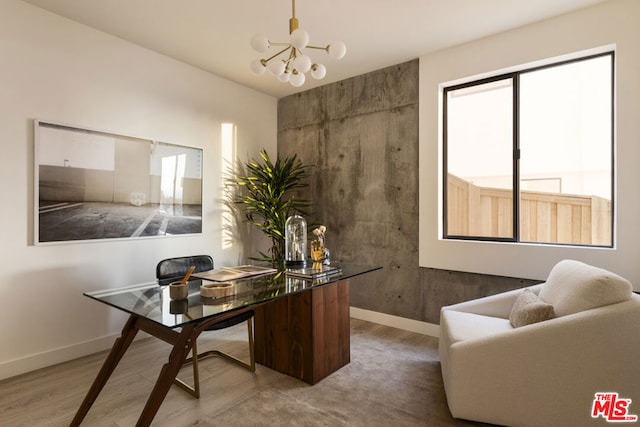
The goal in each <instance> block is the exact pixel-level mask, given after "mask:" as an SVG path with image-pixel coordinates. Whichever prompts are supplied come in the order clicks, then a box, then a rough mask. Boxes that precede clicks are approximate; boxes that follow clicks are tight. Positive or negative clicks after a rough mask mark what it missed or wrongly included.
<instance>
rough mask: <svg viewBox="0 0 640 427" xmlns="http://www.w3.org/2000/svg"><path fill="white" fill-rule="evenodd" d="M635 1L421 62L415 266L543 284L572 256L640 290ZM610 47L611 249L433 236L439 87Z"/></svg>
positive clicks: (638, 18) (638, 19)
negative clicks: (613, 180) (613, 68)
mask: <svg viewBox="0 0 640 427" xmlns="http://www.w3.org/2000/svg"><path fill="white" fill-rule="evenodd" d="M638 40H640V2H638V1H636V0H616V1H609V2H605V3H602V4H600V5H597V6H594V7H592V8H588V9H583V10H581V11H578V12H574V13H570V14H566V15H563V16H560V17H557V18H554V19H550V20H547V21H543V22H539V23H536V24H533V25H529V26H526V27H521V28H518V29H515V30H512V31H508V32H505V33H501V34H498V35H495V36H491V37H487V38H484V39H481V40H477V41H474V42H471V43H467V44H464V45H461V46H457V47H454V48H451V49H447V50H443V51H440V52H437V53H434V54H430V55H426V56H424V57H421V58H420V249H419V250H420V265H421V266H423V267H434V268H442V269H451V270H459V271H470V272H478V273H485V274H497V275H504V276H513V277H523V278H532V279H544V278H545V277H546V276H547V274H548V272H549V270H550V269H551V267H552V266H553V265H554V264H555V263H556V262H557V261H559V260H560V259H563V258H574V259H578V260H582V261H584V262H589V263H592V264H594V265H598V266H601V267H603V268H608V269H611V270H613V271H615V272H617V273H618V274H621V275H623V276H624V277H626V278H628V279H629V280H631V281H632V282H633V283H634V286H635V289H636V290H640V268H638V257H639V256H640V221H639V220H638V218H639V217H640V211H639V210H640V190H638V185H639V183H640V168H639V167H638V161H639V160H640V143H639V139H640V120H638V112H639V111H640V78H638V70H640V49H639V47H638ZM613 44H615V45H616V76H615V77H616V84H617V87H616V94H615V96H616V121H617V122H616V144H617V146H616V156H617V157H616V167H617V184H616V196H615V197H616V208H617V210H616V212H615V217H616V231H615V236H614V239H615V248H613V249H594V248H569V247H561V246H540V245H515V244H508V243H502V244H500V243H485V242H463V241H445V240H441V239H440V238H439V237H440V236H441V233H440V232H439V226H440V224H439V221H440V218H441V212H439V207H438V200H439V198H440V197H441V185H442V184H441V182H440V178H441V160H440V158H439V155H440V153H439V144H440V143H441V141H440V138H439V131H440V129H439V126H440V123H441V122H440V120H439V104H440V85H441V84H442V83H445V82H451V81H456V80H459V79H464V78H467V77H470V76H475V75H485V74H487V73H491V72H493V71H496V70H508V69H509V68H512V67H516V66H518V65H521V64H527V63H531V62H535V61H541V60H545V59H547V58H552V57H557V56H562V55H567V54H570V53H572V52H578V51H583V50H588V49H592V48H597V47H600V46H605V45H613Z"/></svg>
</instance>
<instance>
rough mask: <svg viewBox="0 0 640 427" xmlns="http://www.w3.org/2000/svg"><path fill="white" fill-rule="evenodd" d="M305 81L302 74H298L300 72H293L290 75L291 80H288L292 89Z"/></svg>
mask: <svg viewBox="0 0 640 427" xmlns="http://www.w3.org/2000/svg"><path fill="white" fill-rule="evenodd" d="M305 80H306V78H305V76H304V74H302V73H300V72H295V73H293V74H291V78H290V79H289V83H291V86H293V87H300V86H302V85H303V84H304V81H305Z"/></svg>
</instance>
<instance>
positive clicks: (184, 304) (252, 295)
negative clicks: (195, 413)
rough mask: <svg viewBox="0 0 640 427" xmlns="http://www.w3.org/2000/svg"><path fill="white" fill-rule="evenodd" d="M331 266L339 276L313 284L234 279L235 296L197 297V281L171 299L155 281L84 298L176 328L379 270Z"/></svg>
mask: <svg viewBox="0 0 640 427" xmlns="http://www.w3.org/2000/svg"><path fill="white" fill-rule="evenodd" d="M331 265H335V266H337V267H339V268H341V269H342V273H341V274H336V275H333V276H330V277H324V278H319V279H316V280H315V281H312V280H308V279H299V278H293V277H288V276H287V275H286V274H285V273H284V272H282V271H280V272H278V273H272V274H268V275H264V276H258V277H252V278H247V279H242V280H234V281H233V282H234V283H235V285H236V293H235V294H234V295H230V296H226V297H218V298H207V297H202V296H200V285H201V284H202V283H203V282H204V281H203V280H200V279H195V280H190V281H189V282H188V285H189V298H188V299H186V300H178V301H174V300H171V299H170V298H169V286H160V285H158V284H157V283H156V282H152V283H143V284H139V285H133V286H127V287H123V288H114V289H107V290H102V291H94V292H85V293H84V295H86V296H88V297H89V298H92V299H95V300H97V301H100V302H102V303H105V304H107V305H110V306H112V307H115V308H118V309H120V310H123V311H125V312H127V313H130V314H134V315H137V316H140V317H145V318H147V319H149V320H151V321H154V322H156V323H159V324H161V325H164V326H166V327H169V328H177V327H180V326H184V325H186V324H189V323H193V322H199V321H201V320H203V319H206V318H210V317H212V316H216V315H222V314H223V313H229V312H232V311H238V312H240V311H242V310H243V309H246V308H247V307H250V306H252V305H257V304H260V303H265V302H267V301H270V300H273V299H276V298H280V297H283V296H286V295H290V294H293V293H297V292H303V291H305V290H308V289H310V288H313V287H318V286H323V285H326V284H329V283H333V282H337V281H339V280H345V279H349V278H351V277H355V276H359V275H361V274H364V273H368V272H370V271H374V270H378V269H380V268H381V267H371V266H361V265H353V264H342V263H335V264H334V263H332V264H331Z"/></svg>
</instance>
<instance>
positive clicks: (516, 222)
mask: <svg viewBox="0 0 640 427" xmlns="http://www.w3.org/2000/svg"><path fill="white" fill-rule="evenodd" d="M605 56H608V57H610V62H611V81H610V82H609V83H610V89H611V99H610V106H609V114H610V118H609V120H610V124H611V129H610V152H611V166H610V171H611V218H610V221H611V242H610V244H609V245H594V244H576V243H557V242H534V241H522V240H521V239H520V220H521V218H520V76H521V75H522V74H527V73H531V72H535V71H539V70H544V69H549V68H553V67H558V66H563V65H567V64H571V63H577V62H583V61H587V60H591V59H594V58H600V57H605ZM509 79H510V80H511V81H512V88H513V93H512V133H513V135H512V138H513V140H512V156H511V157H512V176H513V179H512V181H513V182H512V196H513V197H512V201H513V205H512V220H513V227H512V229H513V237H490V236H465V235H454V234H449V233H448V145H447V142H448V139H447V137H448V120H447V115H448V93H449V92H451V91H455V90H459V89H465V88H469V87H474V86H480V85H483V84H487V83H491V82H495V81H500V80H509ZM441 166H442V182H443V188H442V198H441V203H442V230H441V236H442V239H444V240H458V241H460V240H461V241H485V242H504V243H516V244H529V245H530V244H534V245H551V246H569V247H587V248H613V247H615V211H616V209H615V206H616V197H615V182H616V170H615V50H607V51H604V52H599V53H593V54H589V55H584V56H579V57H575V58H571V59H565V60H560V61H555V62H550V63H547V64H544V65H538V66H533V67H523V68H521V69H518V70H515V71H510V72H506V73H501V74H496V75H492V76H489V77H483V78H480V79H471V80H469V81H466V82H462V83H457V84H452V85H448V86H443V88H442V165H441Z"/></svg>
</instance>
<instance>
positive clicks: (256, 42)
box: [251, 34, 270, 53]
mask: <svg viewBox="0 0 640 427" xmlns="http://www.w3.org/2000/svg"><path fill="white" fill-rule="evenodd" d="M269 45H270V43H269V39H268V38H267V36H265V35H264V34H256V35H255V36H253V37H252V38H251V47H252V48H253V50H255V51H256V52H260V53H263V52H266V51H267V49H269Z"/></svg>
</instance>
